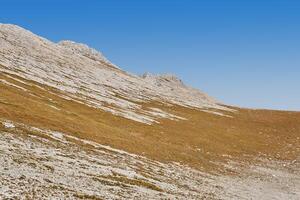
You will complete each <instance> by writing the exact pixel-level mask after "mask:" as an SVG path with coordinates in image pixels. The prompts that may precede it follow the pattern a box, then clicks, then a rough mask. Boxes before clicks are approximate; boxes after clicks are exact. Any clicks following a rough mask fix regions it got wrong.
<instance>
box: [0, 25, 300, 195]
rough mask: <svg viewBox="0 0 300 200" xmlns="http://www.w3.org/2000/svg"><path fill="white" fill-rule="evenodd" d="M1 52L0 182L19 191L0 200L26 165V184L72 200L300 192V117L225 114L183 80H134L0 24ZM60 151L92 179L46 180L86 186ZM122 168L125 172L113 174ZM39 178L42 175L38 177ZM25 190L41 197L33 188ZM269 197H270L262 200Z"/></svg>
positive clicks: (98, 57) (101, 60) (100, 61)
mask: <svg viewBox="0 0 300 200" xmlns="http://www.w3.org/2000/svg"><path fill="white" fill-rule="evenodd" d="M0 47H1V50H0V72H1V73H0V91H1V92H0V121H1V122H2V124H1V123H0V132H1V141H6V142H3V143H1V145H0V146H1V149H0V150H1V152H5V153H4V154H2V156H1V166H3V169H1V171H3V172H4V174H3V176H1V180H0V182H1V183H2V184H5V185H7V188H15V189H7V190H2V191H4V192H3V193H1V190H0V195H1V194H3V195H4V196H5V195H7V194H8V191H11V192H12V193H17V192H16V191H17V190H18V189H19V187H21V186H19V187H17V186H14V187H12V185H13V180H14V178H16V177H15V176H18V175H16V173H17V172H16V171H17V169H18V168H19V167H20V166H21V168H22V169H23V171H24V174H23V175H24V176H25V178H24V177H23V178H22V176H21V175H22V174H20V177H17V178H20V180H19V179H18V180H19V183H20V184H24V183H25V184H28V183H30V181H33V180H34V181H33V182H34V183H35V184H37V185H39V187H40V188H44V187H47V188H48V189H47V190H45V194H44V195H45V196H53V195H55V194H58V193H57V191H58V190H59V189H57V187H63V186H64V189H62V191H64V192H66V194H67V195H71V196H72V197H74V198H79V197H84V195H86V196H85V197H88V198H91V199H92V198H94V197H95V198H105V199H106V198H107V199H109V198H116V196H114V195H117V196H118V195H119V197H120V198H122V197H123V198H126V197H127V198H128V197H132V196H130V195H129V196H128V194H131V195H133V194H136V195H137V196H136V198H140V199H145V198H147V197H148V198H149V199H153V198H175V197H178V198H182V199H185V198H187V197H189V199H199V198H216V199H218V198H221V199H223V198H224V199H227V198H228V199H232V198H236V199H240V198H260V197H262V198H263V197H266V198H268V197H269V198H272V197H276V196H279V197H280V195H281V197H286V198H289V199H293V198H294V199H296V197H297V195H299V194H300V191H299V189H297V184H299V183H300V181H299V179H300V178H299V159H300V158H299V155H300V113H299V112H284V111H268V110H249V109H241V108H237V107H229V106H225V105H222V104H220V103H218V102H217V101H216V100H214V99H212V98H211V97H209V96H207V95H206V94H204V93H202V92H200V91H198V90H196V89H193V88H190V87H188V86H185V85H184V84H183V83H182V81H180V80H179V79H178V78H176V77H173V76H170V75H163V76H154V75H150V74H145V75H144V76H142V77H139V76H135V75H131V74H128V73H126V72H124V71H122V70H121V69H119V68H118V67H117V66H115V65H114V64H112V63H111V62H110V61H108V60H107V59H106V58H105V57H104V56H103V55H102V54H101V53H99V52H97V51H96V50H93V49H91V48H89V47H87V46H85V45H82V44H76V43H74V42H70V41H64V42H61V43H58V44H55V43H52V42H50V41H48V40H46V39H44V38H40V37H39V36H36V35H34V34H32V33H30V32H29V31H26V30H24V29H22V28H20V27H17V26H15V25H5V24H1V25H0ZM45 141H46V142H45ZM83 141H87V142H83ZM92 142H94V143H92ZM9 143H11V145H12V146H15V148H13V149H10V147H9V146H10V145H8V146H7V145H6V144H9ZM28 144H31V145H29V146H28ZM91 144H93V145H91ZM100 144H101V145H105V146H101V145H100ZM95 145H96V146H97V147H95ZM30 146H32V149H33V150H30V148H29V147H30ZM39 148H42V149H43V152H44V153H45V155H44V156H48V157H50V158H49V160H48V161H47V162H44V161H42V162H40V161H38V160H39V159H42V160H43V159H45V158H43V155H39V154H38V155H35V152H36V150H37V149H39ZM55 149H56V150H55ZM72 149H78V150H77V151H78V152H79V153H78V154H77V153H76V152H77V151H75V152H73V150H72ZM96 149H98V150H99V149H100V150H102V151H101V152H98V151H97V152H95V151H96ZM57 150H59V151H60V152H56V151H57ZM120 150H122V151H120ZM48 151H49V152H50V153H49V152H48ZM52 151H55V152H56V153H55V154H51V152H52ZM9 152H12V153H11V156H10V153H9ZM120 152H121V153H120ZM25 154H26V155H25ZM48 154H49V155H48ZM60 154H61V155H63V156H65V157H66V156H69V158H70V159H71V160H69V162H74V163H78V162H81V161H78V159H79V158H80V159H82V160H85V159H86V161H82V162H88V163H89V164H88V165H89V166H93V167H92V168H93V169H92V168H89V167H88V168H87V169H85V168H81V167H82V165H83V163H79V165H78V166H77V167H78V169H80V172H79V173H81V172H82V173H81V174H78V176H83V177H85V178H86V182H84V183H82V185H81V186H80V187H78V188H76V187H75V186H74V185H72V184H67V183H66V182H65V180H60V181H58V180H55V179H52V180H50V182H47V181H45V180H44V179H48V180H49V177H50V174H48V171H47V170H45V169H44V168H43V167H44V165H47V166H51V167H52V168H54V170H55V171H56V170H57V172H59V174H60V176H62V177H65V178H66V180H67V179H68V178H70V180H72V181H75V182H76V181H77V180H78V177H77V175H75V176H74V173H75V172H72V171H71V172H70V174H72V173H73V175H70V174H65V173H63V172H64V169H65V168H70V165H69V164H68V163H64V162H63V161H57V160H62V159H61V157H59V156H61V155H60ZM68 154H70V155H68ZM83 155H84V156H83ZM22 157H23V159H22ZM25 157H26V160H27V159H28V158H30V159H31V160H32V163H34V164H32V165H35V167H30V163H27V162H25V161H24V158H25ZM90 157H92V158H93V159H101V162H100V163H107V164H106V165H105V166H106V168H105V169H103V168H102V167H101V166H102V165H101V164H99V163H98V164H97V163H96V164H95V163H94V164H91V160H90V159H89V158H90ZM114 157H116V158H118V159H117V162H115V161H113V158H114ZM17 158H18V159H17ZM10 159H11V160H10ZM93 159H92V160H93ZM5 160H10V161H11V162H5ZM57 162H58V163H60V165H58V166H57V168H56V167H55V165H56V163H57ZM4 163H6V164H5V166H4ZM41 163H42V164H43V165H42V164H41ZM6 165H7V166H6ZM28 166H29V167H28ZM249 166H250V167H249ZM110 167H112V168H114V169H111V168H110ZM4 168H12V169H11V171H9V170H4ZM153 168H155V170H156V171H155V172H153V171H152V170H153ZM94 169H96V171H95V170H94ZM120 169H122V170H125V171H122V173H121V175H120V174H118V173H117V174H116V173H115V171H120ZM126 170H127V172H126ZM168 170H170V171H171V172H170V171H168ZM32 171H34V174H35V175H33V176H34V177H35V178H32V177H31V178H30V176H29V174H30V173H29V172H32ZM112 171H113V172H114V173H113V172H112ZM88 172H90V173H91V175H89V176H86V173H88ZM133 172H134V173H136V174H135V176H131V175H128V174H132V173H133ZM50 173H51V170H50ZM126 173H127V174H126ZM159 173H160V174H159ZM172 173H173V174H172ZM12 174H15V176H13V177H14V178H12ZM4 175H5V176H4ZM216 175H218V176H216ZM272 175H275V176H278V177H273V176H272ZM98 176H100V182H97V181H95V180H98V179H99V177H98ZM270 176H271V178H270ZM272 177H273V178H272ZM41 178H43V180H40V179H41ZM178 179H180V180H181V181H176V180H178ZM90 181H93V184H92V185H93V187H92V186H89V184H88V182H90ZM237 181H238V182H239V185H235V183H236V182H237ZM254 183H255V184H254ZM97 184H99V185H98V186H97ZM228 184H229V185H232V187H228ZM249 184H250V185H252V186H251V187H249ZM253 185H257V187H258V186H259V187H262V189H261V190H260V189H259V188H257V187H255V186H253ZM263 185H268V187H265V186H263ZM50 186H51V187H50ZM103 187H104V188H106V187H107V188H106V189H107V190H106V189H101V188H103ZM49 188H50V189H49ZM55 188H56V189H55ZM22 190H24V191H26V194H27V195H29V196H30V197H33V196H32V195H33V192H32V188H30V187H29V188H27V189H26V188H23V189H22ZM109 191H110V192H109ZM268 192H269V193H270V194H269V195H271V196H265V195H266V193H268ZM249 193H250V194H251V193H253V194H251V195H256V196H251V195H250V194H249ZM18 194H19V195H21V193H18ZM66 194H65V195H66ZM126 194H127V196H126ZM59 195H62V196H64V193H63V192H62V193H59ZM76 195H77V196H76ZM110 195H112V196H110ZM122 195H123V196H122ZM247 195H248V196H247ZM259 195H260V196H259ZM272 195H273V196H272ZM65 197H66V196H65ZM151 197H152V198H151ZM37 198H41V199H42V198H44V197H43V196H37Z"/></svg>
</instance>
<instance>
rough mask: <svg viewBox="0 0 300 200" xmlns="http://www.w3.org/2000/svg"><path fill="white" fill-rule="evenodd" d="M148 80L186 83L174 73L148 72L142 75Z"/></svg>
mask: <svg viewBox="0 0 300 200" xmlns="http://www.w3.org/2000/svg"><path fill="white" fill-rule="evenodd" d="M142 78H144V79H146V80H153V81H158V82H170V83H173V84H178V85H184V83H183V81H182V80H181V79H180V78H178V77H177V76H176V75H174V74H151V73H149V72H146V73H144V74H143V75H142Z"/></svg>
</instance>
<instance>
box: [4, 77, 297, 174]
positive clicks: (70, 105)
mask: <svg viewBox="0 0 300 200" xmlns="http://www.w3.org/2000/svg"><path fill="white" fill-rule="evenodd" d="M14 77H15V78H18V79H20V80H22V81H25V82H27V83H29V84H33V86H27V85H24V84H22V83H20V82H17V81H15V80H13V79H10V78H8V77H6V76H5V74H4V73H1V74H0V79H4V80H7V81H9V82H11V83H14V84H16V85H19V86H21V87H23V88H26V89H27V90H28V91H27V92H25V91H22V90H19V89H17V88H15V87H12V86H7V85H5V84H3V83H2V82H0V118H2V119H8V120H12V121H15V122H20V123H24V124H28V125H31V126H35V127H39V128H44V129H51V130H55V131H61V132H64V133H68V134H71V135H74V136H77V137H80V138H84V139H88V140H93V141H96V142H99V143H101V144H106V145H110V146H112V147H114V148H118V149H123V150H126V151H128V152H132V153H136V154H141V155H145V156H147V157H149V158H153V159H157V160H160V161H164V162H168V161H175V162H180V163H182V164H187V165H190V166H193V167H196V168H200V169H205V170H208V171H210V170H221V171H222V167H220V165H218V164H217V163H218V162H225V161H227V160H234V161H244V162H245V163H247V162H254V161H253V160H254V159H256V158H258V157H259V158H270V159H278V160H287V161H289V160H295V159H297V156H299V154H300V149H299V147H300V139H299V138H300V113H299V112H284V111H271V110H249V109H239V108H234V109H237V110H238V112H236V113H227V114H229V115H232V116H233V118H227V117H221V116H217V115H213V114H209V113H205V112H202V111H199V110H196V109H191V108H185V107H181V106H176V105H172V106H166V105H164V104H162V103H160V102H149V103H144V104H143V105H142V106H143V107H144V108H147V107H158V108H160V109H162V110H164V111H168V112H170V113H173V114H176V115H178V116H181V117H184V118H187V119H188V120H182V121H172V120H168V119H163V120H160V124H155V125H152V126H149V125H145V124H141V123H137V122H134V121H131V120H127V119H124V118H122V117H118V116H114V115H112V114H110V113H107V112H104V111H102V110H100V109H95V108H91V107H88V106H86V105H83V104H80V103H76V102H74V101H68V100H65V99H63V98H61V97H59V96H58V95H59V94H60V92H59V91H57V90H55V89H53V88H50V87H46V86H42V85H40V86H41V87H43V88H45V89H46V90H47V91H45V90H42V89H40V88H38V87H35V86H34V85H39V84H37V83H34V82H32V81H26V80H23V79H21V78H20V77H16V76H14ZM50 92H52V93H50ZM53 93H54V94H53ZM30 94H33V95H34V96H32V95H30ZM49 99H52V100H53V101H50V100H49ZM49 105H53V106H56V107H57V108H59V109H61V110H56V109H54V108H52V107H50V106H49ZM1 128H2V129H3V127H1V125H0V129H1Z"/></svg>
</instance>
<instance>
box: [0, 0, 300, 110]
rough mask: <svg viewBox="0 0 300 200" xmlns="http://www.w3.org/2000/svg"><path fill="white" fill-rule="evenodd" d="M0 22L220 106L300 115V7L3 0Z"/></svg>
mask: <svg viewBox="0 0 300 200" xmlns="http://www.w3.org/2000/svg"><path fill="white" fill-rule="evenodd" d="M0 22H2V23H13V24H17V25H20V26H23V27H25V28H27V29H30V30H31V31H32V32H34V33H37V34H39V35H42V36H44V37H46V38H48V39H50V40H52V41H59V40H62V39H70V40H74V41H77V42H82V43H87V44H88V45H90V46H92V47H94V48H96V49H98V50H100V51H102V52H103V53H104V54H105V55H106V56H107V57H108V58H109V59H110V60H111V61H112V62H114V63H116V64H117V65H119V66H120V67H121V68H123V69H124V70H127V71H130V72H133V73H138V74H141V73H143V72H145V71H149V72H152V73H167V72H171V73H174V74H176V75H178V76H179V77H181V78H182V79H183V80H184V81H185V82H186V83H187V84H190V85H192V86H194V87H196V88H199V89H201V90H203V91H205V92H207V93H208V94H210V95H211V96H214V97H215V98H217V99H219V100H220V101H223V102H224V103H227V104H232V105H239V106H243V107H255V108H272V109H289V110H300V1H297V0H295V1H292V0H247V1H246V0H206V1H204V0H147V1H146V0H97V1H96V0H81V1H76V0H73V1H71V0H69V1H68V0H65V1H64V0H36V1H33V0H26V1H25V0H19V1H16V0H2V1H1V2H0Z"/></svg>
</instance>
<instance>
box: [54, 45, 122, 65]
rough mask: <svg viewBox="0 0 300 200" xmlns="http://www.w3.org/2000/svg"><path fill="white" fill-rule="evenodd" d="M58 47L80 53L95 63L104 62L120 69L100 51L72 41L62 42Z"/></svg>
mask: <svg viewBox="0 0 300 200" xmlns="http://www.w3.org/2000/svg"><path fill="white" fill-rule="evenodd" d="M58 45H60V46H62V47H66V48H68V49H70V50H72V51H73V53H78V54H80V55H83V56H85V57H88V58H90V59H92V60H95V61H99V62H104V63H106V64H109V65H111V66H113V67H115V68H118V69H119V67H117V66H116V65H114V64H112V63H111V62H110V61H109V60H108V59H107V58H106V57H105V56H104V55H103V54H102V53H101V52H100V51H97V50H96V49H94V48H91V47H89V46H88V45H86V44H83V43H77V42H74V41H71V40H62V41H60V42H59V43H58Z"/></svg>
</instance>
